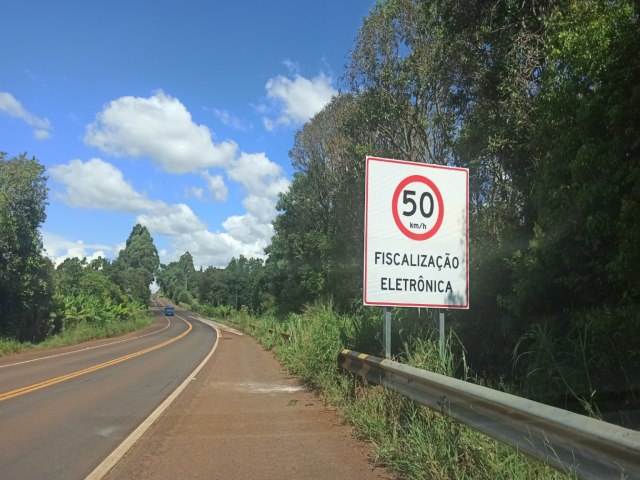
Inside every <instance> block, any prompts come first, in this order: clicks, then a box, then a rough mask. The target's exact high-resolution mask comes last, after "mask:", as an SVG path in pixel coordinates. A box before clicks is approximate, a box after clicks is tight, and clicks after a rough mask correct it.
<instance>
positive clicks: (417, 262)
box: [364, 157, 469, 308]
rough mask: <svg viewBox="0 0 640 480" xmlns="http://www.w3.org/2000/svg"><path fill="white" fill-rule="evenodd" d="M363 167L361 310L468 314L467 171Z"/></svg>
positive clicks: (370, 162) (391, 163)
mask: <svg viewBox="0 0 640 480" xmlns="http://www.w3.org/2000/svg"><path fill="white" fill-rule="evenodd" d="M366 161H367V165H366V167H367V168H366V183H365V185H366V191H365V244H364V250H365V259H364V260H365V262H364V303H365V304H367V305H390V306H391V305H397V306H413V307H434V308H469V275H468V264H469V260H468V256H469V248H468V245H469V230H468V224H469V218H468V201H469V171H468V170H467V169H464V168H455V167H447V166H440V165H428V164H424V163H414V162H404V161H400V160H391V159H385V158H375V157H367V160H366Z"/></svg>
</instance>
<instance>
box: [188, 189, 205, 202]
mask: <svg viewBox="0 0 640 480" xmlns="http://www.w3.org/2000/svg"><path fill="white" fill-rule="evenodd" d="M186 196H187V197H189V198H197V199H198V200H202V199H204V188H201V187H191V188H188V189H187V191H186Z"/></svg>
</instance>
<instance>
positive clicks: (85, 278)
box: [0, 153, 160, 355]
mask: <svg viewBox="0 0 640 480" xmlns="http://www.w3.org/2000/svg"><path fill="white" fill-rule="evenodd" d="M44 173H45V172H44V167H43V166H42V165H41V164H40V163H39V162H38V161H37V159H35V158H28V157H27V156H26V155H20V156H19V157H14V158H8V157H7V155H6V154H4V153H0V355H7V354H11V353H16V352H19V351H21V350H23V349H26V348H35V347H38V348H44V347H50V346H57V345H65V344H70V343H77V342H81V341H85V340H92V339H95V338H103V337H110V336H114V335H118V334H121V333H124V332H127V331H131V330H135V329H138V328H141V327H143V326H145V325H149V324H150V323H151V317H150V316H149V315H148V313H147V307H148V304H149V301H150V296H151V293H150V291H149V285H150V284H151V282H152V281H153V279H154V277H155V273H156V271H157V269H158V266H159V263H160V262H159V259H158V253H157V250H156V247H155V246H154V244H153V239H152V238H151V236H150V235H149V232H148V231H147V229H146V228H145V227H143V226H141V225H136V226H135V227H134V228H133V230H132V232H131V235H130V236H129V238H128V239H127V242H126V246H125V248H124V249H123V250H121V251H120V252H119V255H118V257H117V258H116V259H115V260H114V261H112V262H111V261H109V260H107V259H105V258H102V257H100V258H97V259H95V260H92V261H91V262H87V260H86V259H78V258H67V259H66V260H64V261H63V262H62V263H61V264H60V265H58V266H57V267H56V266H54V265H53V263H52V261H51V260H50V259H49V258H48V257H46V256H45V255H44V252H43V248H42V238H41V233H40V230H39V228H40V225H41V224H42V222H44V219H45V216H46V214H45V207H46V202H47V194H48V189H47V186H46V177H45V174H44Z"/></svg>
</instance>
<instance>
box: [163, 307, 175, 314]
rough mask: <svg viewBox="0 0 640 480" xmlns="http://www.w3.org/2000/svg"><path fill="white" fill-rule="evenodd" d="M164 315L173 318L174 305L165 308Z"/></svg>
mask: <svg viewBox="0 0 640 480" xmlns="http://www.w3.org/2000/svg"><path fill="white" fill-rule="evenodd" d="M164 314H165V315H167V316H173V305H167V306H166V307H164Z"/></svg>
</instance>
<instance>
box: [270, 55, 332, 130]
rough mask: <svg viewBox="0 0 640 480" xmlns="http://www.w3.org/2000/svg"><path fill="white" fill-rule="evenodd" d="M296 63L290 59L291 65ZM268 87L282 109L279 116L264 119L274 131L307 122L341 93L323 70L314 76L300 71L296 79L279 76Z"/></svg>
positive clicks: (289, 66)
mask: <svg viewBox="0 0 640 480" xmlns="http://www.w3.org/2000/svg"><path fill="white" fill-rule="evenodd" d="M293 65H294V64H293V63H291V62H289V63H288V64H287V67H288V68H289V69H291V68H292V66H293ZM265 88H266V90H267V97H268V98H269V99H270V100H271V101H272V104H273V107H274V108H275V109H276V110H277V112H278V113H276V117H277V118H275V119H273V118H269V117H264V118H263V124H264V126H265V128H266V129H267V130H273V129H274V128H276V127H277V126H278V125H285V126H296V125H302V124H304V123H305V122H307V121H308V120H309V119H310V118H311V117H313V116H314V115H315V114H316V113H318V112H319V111H320V110H322V108H323V107H324V106H325V105H326V104H327V103H329V101H330V100H331V98H332V97H333V96H334V95H337V93H338V92H337V91H336V90H335V89H334V88H333V87H332V86H331V77H328V76H326V75H324V74H323V73H321V74H320V75H318V76H316V77H314V78H312V79H308V78H305V77H303V76H301V75H299V74H297V73H296V74H295V75H293V78H288V77H285V76H282V75H279V76H277V77H274V78H272V79H270V80H269V81H268V82H267V84H266V85H265Z"/></svg>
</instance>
